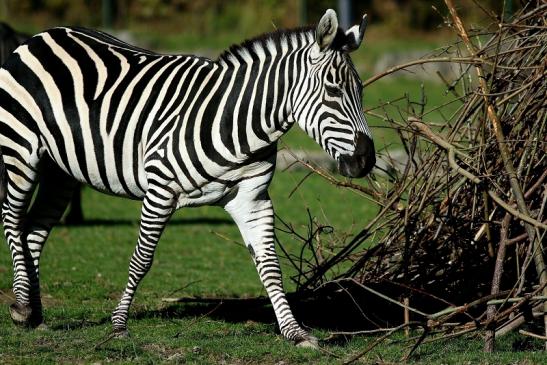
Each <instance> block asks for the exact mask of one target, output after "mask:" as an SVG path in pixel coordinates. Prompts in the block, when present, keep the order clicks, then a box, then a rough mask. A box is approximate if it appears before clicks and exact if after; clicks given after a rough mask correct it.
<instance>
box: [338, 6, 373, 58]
mask: <svg viewBox="0 0 547 365" xmlns="http://www.w3.org/2000/svg"><path fill="white" fill-rule="evenodd" d="M365 29H367V14H365V15H363V18H362V19H361V24H359V25H354V26H353V27H351V28H349V29H348V31H347V32H346V44H344V46H342V50H343V51H346V52H352V51H355V50H356V49H357V48H359V46H360V45H361V42H362V41H363V36H364V35H365Z"/></svg>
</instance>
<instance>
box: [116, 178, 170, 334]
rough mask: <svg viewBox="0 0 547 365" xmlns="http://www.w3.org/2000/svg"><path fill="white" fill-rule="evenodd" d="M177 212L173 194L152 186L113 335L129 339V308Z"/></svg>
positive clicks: (147, 194) (142, 216) (146, 200)
mask: <svg viewBox="0 0 547 365" xmlns="http://www.w3.org/2000/svg"><path fill="white" fill-rule="evenodd" d="M173 211H174V200H173V197H172V195H171V192H169V191H167V190H164V189H163V188H161V187H150V188H149V189H148V191H147V193H146V196H145V198H144V200H143V203H142V208H141V222H140V228H139V238H138V240H137V246H136V247H135V251H134V252H133V255H132V256H131V261H130V262H129V280H128V282H127V286H126V287H125V290H124V292H123V295H122V298H121V300H120V302H119V303H118V306H117V307H116V309H115V310H114V312H113V313H112V326H113V334H114V336H115V337H127V336H128V335H129V332H128V330H127V317H128V313H129V307H130V306H131V302H132V301H133V297H134V296H135V292H136V290H137V287H138V285H139V283H140V282H141V280H142V279H143V278H144V276H145V275H146V273H147V272H148V271H149V270H150V267H151V266H152V261H153V259H154V252H155V250H156V246H157V244H158V241H159V239H160V236H161V234H162V232H163V229H164V228H165V225H166V224H167V221H168V220H169V218H170V217H171V215H172V213H173Z"/></svg>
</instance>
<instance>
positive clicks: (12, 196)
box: [0, 151, 37, 326]
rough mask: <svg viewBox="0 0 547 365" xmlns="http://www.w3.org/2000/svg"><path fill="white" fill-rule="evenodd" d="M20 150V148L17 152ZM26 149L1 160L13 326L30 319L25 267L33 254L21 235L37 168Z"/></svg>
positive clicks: (28, 279) (29, 276)
mask: <svg viewBox="0 0 547 365" xmlns="http://www.w3.org/2000/svg"><path fill="white" fill-rule="evenodd" d="M18 152H19V151H18ZM25 152H26V151H20V152H19V153H18V154H15V156H10V157H11V159H9V161H10V163H9V164H7V163H5V161H7V159H6V158H3V159H2V161H0V165H2V168H1V169H0V170H1V172H2V176H1V177H0V178H1V180H2V185H3V189H2V190H3V195H4V196H3V200H2V220H3V223H4V234H5V236H6V242H7V244H8V248H9V250H10V253H11V258H12V262H13V293H14V294H15V303H13V304H11V305H10V307H9V312H10V316H11V318H12V320H13V322H14V323H15V324H16V325H20V326H29V325H32V324H33V323H34V322H36V321H37V320H34V321H33V319H34V318H35V317H33V314H32V307H31V303H30V292H31V286H32V280H33V278H32V272H29V270H28V268H29V266H30V264H31V263H32V256H31V254H30V250H29V248H28V246H27V244H26V240H25V237H24V228H25V227H24V225H25V221H26V217H27V209H28V206H29V204H30V201H31V199H32V194H33V192H34V188H35V186H36V178H37V171H36V168H35V166H32V165H30V164H29V163H28V162H26V161H25V160H26V158H25V156H26V153H25Z"/></svg>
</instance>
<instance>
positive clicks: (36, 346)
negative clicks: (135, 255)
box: [0, 172, 546, 364]
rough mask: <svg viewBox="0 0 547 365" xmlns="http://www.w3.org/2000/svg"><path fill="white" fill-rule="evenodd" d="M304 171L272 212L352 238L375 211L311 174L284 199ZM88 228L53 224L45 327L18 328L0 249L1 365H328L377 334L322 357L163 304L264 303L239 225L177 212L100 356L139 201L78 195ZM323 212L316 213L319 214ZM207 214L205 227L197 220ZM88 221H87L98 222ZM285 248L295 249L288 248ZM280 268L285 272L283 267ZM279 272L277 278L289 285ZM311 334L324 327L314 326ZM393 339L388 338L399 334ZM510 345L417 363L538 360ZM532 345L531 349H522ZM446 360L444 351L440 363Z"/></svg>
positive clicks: (261, 329)
mask: <svg viewBox="0 0 547 365" xmlns="http://www.w3.org/2000/svg"><path fill="white" fill-rule="evenodd" d="M302 177H303V173H300V172H295V173H288V172H285V173H278V174H276V177H275V180H274V182H273V184H272V187H271V195H272V199H273V200H274V204H275V206H276V208H277V211H278V213H279V214H280V216H282V217H283V218H284V219H285V220H287V221H289V222H291V223H292V224H294V225H295V226H296V227H301V226H303V225H305V224H306V222H307V212H306V209H307V208H309V209H310V210H311V211H312V212H320V213H319V214H317V216H318V219H320V220H321V221H323V222H328V223H330V224H332V225H334V226H335V227H337V229H339V230H345V231H349V232H351V231H353V230H354V229H355V227H360V226H361V225H362V224H363V222H365V221H366V220H367V219H369V218H370V216H371V215H372V214H373V213H374V209H376V208H375V207H373V206H370V205H367V204H353V205H352V206H353V209H351V210H350V209H346V208H345V207H347V206H348V205H349V204H351V202H353V201H354V200H355V198H354V197H355V195H354V194H353V193H351V192H348V191H338V190H336V189H335V188H333V187H331V186H327V185H326V183H324V182H323V181H321V180H319V179H315V178H310V179H308V180H306V182H305V183H304V184H303V186H302V187H301V188H300V189H299V190H297V192H296V193H295V194H293V197H292V198H291V199H287V194H288V192H289V191H290V190H292V188H293V187H294V186H295V184H296V182H297V181H299V180H300V179H301V178H302ZM83 205H84V207H85V213H86V218H87V220H88V222H89V223H90V224H88V225H84V226H79V227H64V226H61V227H58V228H56V229H55V230H54V231H53V233H52V236H51V237H50V240H49V241H48V247H47V248H46V249H45V252H44V255H43V259H42V271H41V272H42V295H43V301H44V307H45V316H46V318H47V322H48V324H49V326H50V329H49V330H46V331H27V330H23V329H19V328H15V327H14V326H13V325H12V324H11V322H10V319H9V315H8V313H7V306H6V304H7V303H9V302H10V301H11V299H10V298H9V293H10V290H9V288H10V287H11V262H10V259H9V254H8V250H7V248H6V246H5V245H2V246H1V247H0V273H1V275H0V290H1V291H2V293H3V294H1V295H0V302H1V303H2V304H3V305H2V306H1V309H0V313H1V314H0V358H1V359H2V363H6V364H20V363H60V362H62V363H92V362H97V361H99V362H114V363H140V364H145V363H157V362H173V363H221V362H223V361H224V362H225V363H237V364H244V363H249V364H254V363H261V364H276V363H278V362H280V361H284V362H285V363H287V364H292V363H314V364H331V363H333V362H334V363H336V362H337V361H338V360H337V357H340V358H347V357H348V356H349V355H350V354H356V353H358V352H359V351H360V350H362V349H364V348H366V346H368V345H369V344H370V343H371V342H372V341H374V340H375V337H357V338H353V339H347V340H341V341H336V342H331V343H327V344H325V345H324V346H323V348H324V349H325V352H314V351H309V350H303V349H298V348H295V347H294V346H293V345H292V344H290V343H288V342H286V341H284V340H283V339H282V338H281V337H280V335H279V334H278V333H276V325H275V319H274V317H273V312H272V311H271V309H270V308H265V309H256V308H254V307H253V306H249V305H246V304H242V305H243V307H242V308H237V307H235V308H234V309H233V310H228V311H227V310H222V308H218V307H216V305H208V306H207V305H199V304H166V303H163V302H162V301H161V298H162V297H173V296H175V297H177V296H194V295H195V296H206V297H210V296H218V297H234V296H235V297H252V296H257V295H263V294H264V291H263V289H262V286H261V284H260V282H259V280H258V276H257V274H256V272H255V269H254V266H253V264H252V262H251V260H250V258H249V255H248V253H247V251H246V250H245V249H244V248H243V247H241V246H240V245H237V244H234V243H232V242H229V241H226V240H223V239H221V238H219V237H218V236H217V235H216V234H215V233H214V232H216V233H220V234H221V235H223V236H226V237H229V238H231V239H234V240H237V241H240V238H239V233H238V232H237V229H236V227H235V226H234V225H233V224H232V223H231V222H230V221H229V220H228V217H227V215H226V214H225V213H224V212H223V211H222V210H221V209H220V208H211V207H207V208H197V209H187V210H181V211H180V212H179V213H177V215H176V216H175V217H174V219H173V221H172V222H171V224H170V225H169V226H168V228H167V230H166V231H165V233H164V236H163V237H162V240H161V243H160V245H159V247H158V251H157V256H156V259H155V261H154V266H153V268H152V270H151V272H150V273H149V274H148V276H147V277H146V279H145V280H144V281H143V283H142V285H141V287H140V288H139V291H138V293H137V296H136V300H135V303H134V305H133V307H132V310H131V315H130V320H129V327H130V330H131V333H132V336H131V338H129V339H123V340H118V339H116V340H111V341H109V342H107V343H105V344H104V345H102V346H100V347H99V348H95V347H94V346H95V345H96V344H97V343H99V342H101V340H102V339H104V338H105V336H106V335H107V334H108V333H109V331H110V324H109V317H110V313H111V311H112V309H113V308H114V307H115V305H116V303H117V300H118V298H119V295H120V293H121V290H122V289H123V287H124V285H125V282H126V280H127V262H128V259H129V256H130V254H131V252H132V250H133V248H134V241H135V237H136V233H137V220H138V214H139V203H138V202H134V201H129V200H124V199H119V198H114V197H110V196H106V195H103V194H100V193H97V192H95V191H92V190H89V189H86V190H84V195H83ZM320 208H321V209H320ZM200 217H201V218H203V217H206V218H207V219H206V220H204V221H199V220H198V219H199V218H200ZM95 223H96V224H95ZM287 240H288V237H284V242H285V243H286V244H288V247H289V248H290V249H292V250H295V249H297V248H298V247H297V245H296V243H295V242H292V245H291V242H287ZM285 268H287V267H286V266H285ZM288 272H290V270H285V282H286V284H288V287H289V290H290V289H291V285H290V282H289V281H288V278H287V276H288ZM312 332H313V333H314V334H315V335H317V336H319V337H320V338H325V337H327V335H328V332H327V329H321V328H317V329H313V330H312ZM397 336H400V335H399V334H397V335H395V337H394V338H395V339H397V338H399V339H401V338H400V337H397ZM515 340H516V339H515V338H508V339H505V340H504V341H503V342H502V343H501V344H500V346H501V347H500V351H499V352H497V353H496V354H494V355H485V354H483V353H482V352H481V351H480V348H481V340H480V339H470V340H469V339H468V340H455V341H451V342H445V343H438V344H432V345H429V346H424V347H422V348H420V350H419V352H418V357H417V358H416V359H417V360H416V362H417V363H427V364H430V363H431V364H434V363H444V364H451V363H452V364H460V363H463V362H465V361H468V362H469V361H470V362H471V363H484V364H497V363H518V362H520V363H524V364H533V363H538V364H539V363H543V362H544V361H545V359H546V357H545V355H544V353H542V352H532V351H526V352H515V351H513V350H512V345H513V343H514V342H515ZM529 346H531V347H532V349H538V348H539V347H538V346H539V345H538V344H537V343H532V344H531V345H529ZM405 351H406V349H405V348H404V347H403V346H402V345H401V344H384V345H381V346H380V347H378V348H377V349H376V350H375V351H373V352H372V353H371V354H369V355H368V360H369V361H377V360H378V359H383V360H385V361H396V360H397V359H398V358H399V357H401V356H402V355H403V354H404V352H405ZM447 353H450V355H446V354H447Z"/></svg>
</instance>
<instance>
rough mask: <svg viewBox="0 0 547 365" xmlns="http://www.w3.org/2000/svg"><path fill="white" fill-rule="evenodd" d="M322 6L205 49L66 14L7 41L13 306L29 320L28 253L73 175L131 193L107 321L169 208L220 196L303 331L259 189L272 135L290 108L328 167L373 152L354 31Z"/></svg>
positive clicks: (2, 96) (33, 302) (5, 116)
mask: <svg viewBox="0 0 547 365" xmlns="http://www.w3.org/2000/svg"><path fill="white" fill-rule="evenodd" d="M333 14H334V12H332V11H330V12H329V11H328V12H327V13H326V14H325V16H324V17H323V18H322V20H321V22H320V24H319V26H318V28H317V29H315V28H302V29H298V30H293V31H277V32H274V33H271V34H266V35H263V36H261V37H258V38H256V39H254V40H251V41H246V42H244V43H243V44H241V45H239V46H233V47H232V48H230V50H228V51H226V52H225V53H223V54H222V55H221V56H220V57H219V59H218V60H216V61H212V60H210V59H206V58H203V57H196V56H191V55H160V54H156V53H153V52H150V51H146V50H143V49H140V48H137V47H134V46H131V45H128V44H126V43H123V42H121V41H119V40H117V39H115V38H113V37H111V36H109V35H107V34H105V33H102V32H97V31H92V30H87V29H82V28H70V27H62V28H55V29H52V30H49V31H46V32H43V33H40V34H38V35H36V36H34V37H33V38H32V39H30V40H29V41H28V42H26V43H25V44H24V45H22V46H20V47H19V48H18V49H17V50H16V51H15V52H14V54H13V55H12V56H11V58H10V61H9V62H8V63H6V65H5V67H4V68H2V69H0V146H1V153H2V154H3V164H4V165H5V167H6V169H7V176H6V184H5V186H2V188H3V189H5V190H6V192H7V195H6V199H5V200H4V202H3V205H2V215H3V219H4V226H5V232H6V238H7V241H8V245H9V247H10V251H11V253H12V259H13V263H14V292H15V295H16V300H17V302H16V304H15V305H13V306H12V307H11V313H12V318H14V319H16V318H17V321H19V322H22V323H26V322H32V321H34V322H40V321H41V320H42V314H41V304H40V297H39V295H40V294H39V275H38V271H39V259H40V254H41V252H42V247H43V244H44V243H45V241H46V240H47V237H48V235H49V232H50V230H51V228H52V226H53V225H54V224H55V223H56V222H57V221H58V219H59V218H60V216H61V214H62V213H63V211H64V208H65V207H66V204H67V203H68V201H69V198H70V195H71V192H72V190H73V189H74V188H75V186H76V185H75V182H74V180H73V178H74V179H76V180H77V181H80V182H84V183H87V184H89V185H91V186H93V187H94V188H96V189H99V190H102V191H105V192H108V193H111V194H115V195H120V196H126V197H130V198H134V199H140V200H142V201H143V204H142V210H141V221H140V230H139V236H138V240H137V245H136V248H135V251H134V253H133V255H132V258H131V261H130V265H129V280H128V283H127V286H126V289H125V291H124V293H123V295H122V299H121V300H120V302H119V304H118V306H117V308H116V310H115V311H114V313H113V316H112V322H113V325H114V329H115V330H116V331H117V332H119V333H124V332H125V331H126V327H127V315H128V310H129V307H130V305H131V302H132V300H133V297H134V294H135V291H136V290H137V287H138V285H139V282H140V281H141V280H142V278H143V277H144V276H145V275H146V273H147V272H148V270H149V269H150V267H151V265H152V261H153V256H154V251H155V248H156V245H157V242H158V240H159V239H160V236H161V233H162V231H163V229H164V227H165V225H166V223H167V221H168V220H169V218H170V216H171V215H172V213H173V212H174V211H175V210H176V209H178V208H181V207H187V206H199V205H206V204H208V205H219V206H222V207H224V208H225V209H226V210H227V211H228V212H229V213H230V214H231V216H232V217H233V219H234V221H235V222H236V224H237V225H238V227H239V229H240V231H241V234H242V236H243V239H244V241H245V244H246V245H247V247H248V248H249V251H250V252H251V254H252V256H253V260H254V262H255V264H256V267H257V270H258V274H259V276H260V278H261V280H262V282H263V284H264V287H265V288H266V290H267V292H268V295H269V296H270V298H271V300H272V304H273V307H274V311H275V313H276V316H277V319H278V322H279V326H280V329H281V333H282V334H283V335H284V336H285V337H286V338H288V339H291V340H293V341H296V342H303V343H307V344H311V345H313V344H314V343H315V342H314V341H315V340H314V338H313V337H312V336H310V335H309V334H308V333H307V332H306V331H304V330H303V329H302V328H301V327H300V326H299V325H298V324H297V322H296V321H295V319H294V317H293V315H292V313H291V310H290V308H289V305H288V302H287V300H286V298H285V294H284V290H283V285H282V277H281V270H280V268H279V263H278V259H277V255H276V254H275V247H274V211H273V207H272V203H271V201H270V199H269V197H268V193H267V189H268V186H269V183H270V181H271V179H272V176H273V172H274V166H275V155H276V142H277V140H278V139H279V137H281V135H283V134H284V133H285V132H286V131H287V130H288V129H289V128H290V127H291V126H292V125H293V124H294V123H295V122H298V123H299V124H300V125H301V126H302V128H303V129H304V130H305V131H306V132H307V133H308V134H309V135H310V136H311V137H312V138H314V139H315V140H316V141H317V142H318V143H319V144H320V145H321V146H322V147H323V148H324V149H325V150H326V151H327V152H329V153H330V154H331V156H332V157H333V158H336V159H338V161H339V163H340V166H341V172H343V173H344V172H345V173H347V174H348V175H349V176H362V175H364V174H365V173H367V172H368V171H370V168H371V167H372V166H371V164H372V165H373V164H374V162H373V156H374V150H373V145H372V141H371V139H370V138H371V137H370V131H369V130H368V127H367V126H366V122H365V119H364V116H363V113H362V111H361V92H362V88H361V82H360V80H359V77H358V75H357V73H356V71H355V68H354V67H353V64H352V63H351V60H350V59H349V56H348V54H347V52H346V51H344V50H343V49H344V48H343V47H346V46H348V45H349V46H352V47H354V48H355V47H356V46H355V44H353V43H351V42H359V43H360V41H361V39H358V40H356V39H354V38H351V39H349V38H348V37H347V35H346V34H345V33H344V32H342V31H341V30H339V29H338V28H337V26H336V24H337V21H336V18H335V16H336V15H335V14H334V15H333ZM333 17H334V18H333ZM361 37H362V34H361ZM348 39H349V40H348ZM352 39H353V40H352ZM350 41H351V42H350ZM357 46H358V45H357ZM371 146H372V150H371ZM371 151H372V152H371ZM371 154H372V159H371ZM371 161H372V162H371ZM0 170H1V169H0ZM37 182H39V183H40V188H39V191H38V195H37V198H36V199H35V202H34V203H33V205H32V207H31V209H30V212H29V213H28V214H27V208H28V206H29V204H30V200H31V197H32V194H33V190H34V186H35V185H36V183H37ZM24 222H26V223H24ZM25 308H29V309H28V311H29V312H30V313H31V315H26V314H25V313H27V311H26V309H25ZM23 309H25V310H23ZM29 316H30V318H27V317H29Z"/></svg>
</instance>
